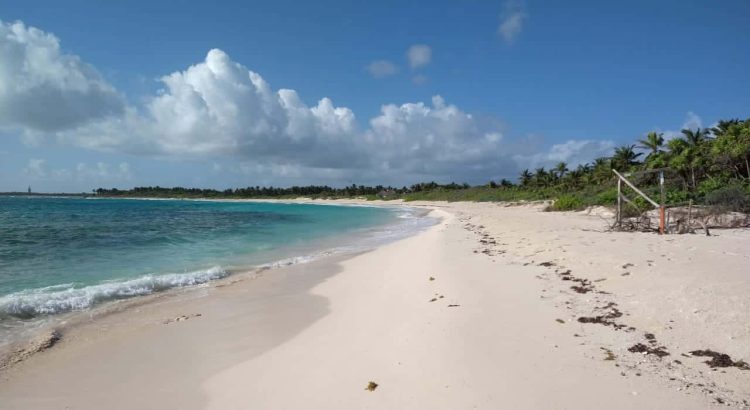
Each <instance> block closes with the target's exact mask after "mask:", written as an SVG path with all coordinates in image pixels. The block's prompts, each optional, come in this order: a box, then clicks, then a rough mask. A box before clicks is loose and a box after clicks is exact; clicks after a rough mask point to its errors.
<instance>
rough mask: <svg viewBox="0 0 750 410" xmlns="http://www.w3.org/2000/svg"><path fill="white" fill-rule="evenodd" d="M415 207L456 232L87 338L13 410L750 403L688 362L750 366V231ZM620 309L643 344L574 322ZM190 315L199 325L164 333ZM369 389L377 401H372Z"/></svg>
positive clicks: (168, 301)
mask: <svg viewBox="0 0 750 410" xmlns="http://www.w3.org/2000/svg"><path fill="white" fill-rule="evenodd" d="M413 205H420V206H427V207H430V208H433V209H437V211H435V212H434V213H435V214H437V215H439V216H440V217H442V218H443V221H442V223H441V224H439V225H436V226H434V227H433V228H431V229H429V230H428V231H427V232H424V233H422V234H419V235H417V236H414V237H411V238H407V239H404V240H401V241H399V242H396V243H392V244H389V245H385V246H383V247H381V248H378V249H376V250H374V251H372V252H368V253H364V254H361V255H357V256H355V257H353V258H350V259H346V260H324V261H319V262H314V263H311V264H305V265H297V266H294V267H290V268H283V269H278V270H274V271H269V272H266V273H265V274H264V275H263V276H262V277H261V278H258V279H252V280H251V279H246V280H242V281H238V282H237V283H233V284H228V285H226V286H222V287H217V288H212V289H207V290H203V291H198V293H200V294H199V295H196V292H187V293H185V294H182V295H179V296H167V297H161V298H157V301H156V302H151V303H147V304H143V305H142V306H139V307H138V308H137V309H132V308H131V309H127V310H125V311H123V312H119V313H114V314H111V315H108V316H106V317H104V318H99V319H97V320H95V321H93V322H92V323H90V324H85V325H82V326H76V327H73V328H71V329H69V330H68V331H66V333H65V335H64V338H63V340H62V342H60V343H59V344H58V345H57V346H55V347H54V348H52V349H50V350H48V351H46V352H43V353H40V354H37V355H35V356H34V357H32V358H31V359H29V360H26V361H25V362H23V363H21V364H20V365H17V366H14V367H13V368H12V369H10V370H7V371H5V372H4V373H2V378H3V379H2V381H0V408H65V407H66V406H67V407H68V408H76V409H78V408H104V407H106V408H134V407H140V408H175V407H180V408H207V407H208V408H216V409H229V408H243V409H246V408H259V409H271V408H273V409H293V408H321V409H322V408H325V409H338V408H341V409H353V408H354V409H356V408H376V409H395V408H409V409H413V408H416V409H421V408H431V409H434V408H439V409H469V408H485V409H496V408H525V409H535V408H540V409H542V408H543V409H546V408H569V409H588V408H591V409H594V408H596V409H598V408H614V409H617V408H623V409H626V408H675V409H691V408H707V407H710V406H712V405H713V404H717V405H718V402H717V398H718V399H719V400H722V401H725V402H727V403H728V404H731V405H733V406H736V407H741V406H742V404H741V403H742V400H748V401H750V371H743V370H740V369H738V368H734V367H730V368H724V369H718V370H715V371H714V370H711V368H709V367H708V366H707V365H706V364H704V363H702V361H703V360H707V358H696V357H684V356H682V353H688V352H689V351H692V350H696V349H707V348H710V349H713V350H716V351H719V352H722V353H728V354H729V355H731V357H732V358H733V359H735V360H737V359H745V360H746V361H748V360H750V325H749V324H748V323H749V322H748V317H750V314H749V313H750V270H748V269H747V266H748V262H749V261H748V259H750V252H749V251H748V250H749V249H750V231H747V230H744V231H739V230H734V231H721V232H719V231H717V232H716V234H717V235H718V236H715V237H705V236H698V235H690V236H687V235H683V236H670V237H659V236H657V235H648V234H626V233H603V232H597V231H595V230H600V229H602V228H603V227H604V225H605V224H604V222H603V221H602V220H600V219H599V218H598V217H596V216H589V215H582V214H571V213H564V214H563V213H542V212H539V210H538V209H536V208H533V207H510V208H509V207H502V206H499V205H497V204H465V203H457V204H445V203H438V204H434V203H430V204H413ZM480 226H481V227H480ZM485 235H486V236H485ZM480 240H484V241H486V242H492V241H493V240H494V242H495V244H492V243H486V244H482V243H480ZM475 251H476V252H475ZM542 262H552V263H553V264H554V266H550V267H544V266H538V265H539V264H540V263H542ZM630 264H632V266H630ZM623 266H627V267H626V268H623ZM568 269H569V270H571V276H572V277H574V278H580V279H587V280H589V281H591V282H590V283H591V285H592V286H593V287H594V288H595V289H594V290H593V291H591V292H588V293H585V294H579V293H576V292H574V291H572V290H571V289H570V286H571V285H576V284H580V283H577V282H573V281H563V280H562V279H561V278H562V277H561V276H560V275H559V274H558V273H560V272H565V271H567V270H568ZM555 270H557V271H558V273H555ZM625 272H628V275H626V276H622V274H623V273H625ZM430 277H434V278H435V280H432V281H431V280H429V278H430ZM602 279H603V280H602ZM599 292H606V293H599ZM441 296H443V297H442V298H441ZM433 298H435V299H436V300H435V301H431V300H432V299H433ZM609 303H616V305H611V307H610V308H609V309H606V310H602V309H597V308H600V307H603V306H606V305H607V304H609ZM449 305H459V306H455V307H449ZM612 307H614V308H615V309H617V310H619V311H621V312H622V313H623V316H622V317H618V318H615V319H613V320H614V322H615V323H616V324H618V325H619V324H622V325H625V327H631V326H632V327H634V328H635V329H636V330H634V331H626V329H621V330H615V329H614V328H613V327H612V326H604V325H601V324H586V323H579V322H578V321H577V318H578V317H581V316H596V315H604V314H607V313H608V312H612ZM194 313H201V316H200V317H191V318H190V319H188V320H184V321H179V322H172V323H169V324H164V323H163V322H164V320H165V319H169V318H174V317H177V316H180V315H189V314H194ZM558 319H559V320H560V321H562V322H563V323H560V322H559V321H558ZM646 332H648V333H653V334H654V335H655V337H656V342H655V344H654V346H653V347H656V346H662V345H663V346H664V347H665V349H666V351H668V352H669V353H670V356H666V357H664V358H662V359H659V358H656V357H655V356H653V355H643V354H636V353H631V352H628V351H627V348H628V347H630V346H632V345H634V344H635V343H638V342H641V343H644V344H647V345H649V346H651V345H650V344H648V341H647V340H646V339H645V338H644V333H646ZM608 352H611V356H614V360H605V359H606V358H607V357H608V356H610V354H609V353H608ZM674 360H679V361H680V362H681V364H678V363H675V362H674ZM670 379H673V380H670ZM369 381H374V382H376V383H378V385H379V386H378V388H377V389H376V390H375V391H372V392H370V391H367V390H365V387H366V386H367V383H368V382H369ZM699 384H700V385H702V386H699ZM709 391H711V392H712V393H709Z"/></svg>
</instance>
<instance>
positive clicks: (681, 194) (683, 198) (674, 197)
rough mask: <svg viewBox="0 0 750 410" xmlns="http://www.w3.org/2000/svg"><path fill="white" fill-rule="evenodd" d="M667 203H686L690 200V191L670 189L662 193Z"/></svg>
mask: <svg viewBox="0 0 750 410" xmlns="http://www.w3.org/2000/svg"><path fill="white" fill-rule="evenodd" d="M664 196H665V199H666V200H667V204H670V205H678V204H684V203H687V202H688V200H690V193H689V192H687V191H678V190H674V189H673V190H670V191H667V192H665V193H664Z"/></svg>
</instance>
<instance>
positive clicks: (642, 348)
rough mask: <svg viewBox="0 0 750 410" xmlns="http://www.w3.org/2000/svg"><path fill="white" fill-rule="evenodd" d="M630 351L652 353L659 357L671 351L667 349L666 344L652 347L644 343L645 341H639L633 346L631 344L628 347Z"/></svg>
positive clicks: (667, 354)
mask: <svg viewBox="0 0 750 410" xmlns="http://www.w3.org/2000/svg"><path fill="white" fill-rule="evenodd" d="M628 351H629V352H631V353H643V354H652V355H654V356H657V357H659V358H661V357H664V356H669V352H667V351H666V349H665V348H664V346H659V347H650V346H646V345H644V344H643V343H637V344H635V345H633V346H630V347H629V348H628Z"/></svg>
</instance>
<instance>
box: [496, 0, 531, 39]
mask: <svg viewBox="0 0 750 410" xmlns="http://www.w3.org/2000/svg"><path fill="white" fill-rule="evenodd" d="M526 17H527V16H526V12H525V11H524V7H523V4H522V3H521V2H519V1H516V0H509V1H507V2H506V3H505V11H504V12H503V13H502V14H501V15H500V25H499V26H498V27H497V33H498V34H499V35H500V36H501V37H502V38H503V40H504V41H505V43H506V44H513V42H514V41H515V40H516V37H518V35H519V34H521V30H522V29H523V23H524V20H525V19H526Z"/></svg>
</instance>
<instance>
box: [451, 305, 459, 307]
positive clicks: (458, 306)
mask: <svg viewBox="0 0 750 410" xmlns="http://www.w3.org/2000/svg"><path fill="white" fill-rule="evenodd" d="M459 306H461V305H448V307H459Z"/></svg>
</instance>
